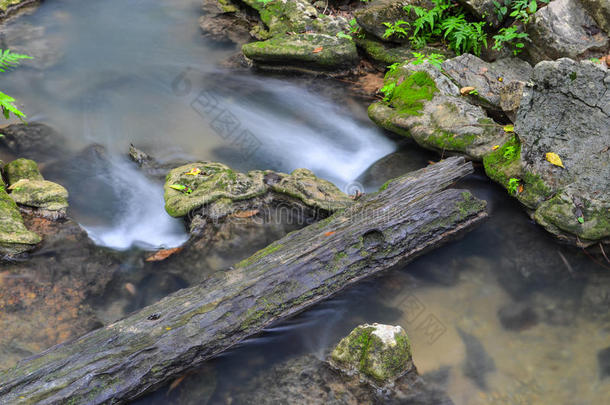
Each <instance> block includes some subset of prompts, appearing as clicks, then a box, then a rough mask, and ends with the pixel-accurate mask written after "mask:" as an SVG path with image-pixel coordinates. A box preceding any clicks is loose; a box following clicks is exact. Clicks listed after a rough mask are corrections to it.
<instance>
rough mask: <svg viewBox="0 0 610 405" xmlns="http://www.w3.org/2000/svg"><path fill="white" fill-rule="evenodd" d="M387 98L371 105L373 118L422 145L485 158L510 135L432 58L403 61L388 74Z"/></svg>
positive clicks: (386, 79) (370, 115) (477, 158)
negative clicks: (463, 93)
mask: <svg viewBox="0 0 610 405" xmlns="http://www.w3.org/2000/svg"><path fill="white" fill-rule="evenodd" d="M384 84H385V86H384V90H385V95H386V97H385V99H384V100H383V101H381V102H377V103H375V104H373V105H371V106H370V107H369V110H368V113H369V117H370V118H371V120H373V121H374V122H375V123H376V124H377V125H379V126H381V127H383V128H386V129H388V130H389V131H392V132H395V133H397V134H399V135H404V136H408V137H410V138H412V139H414V140H415V141H416V142H417V143H418V144H419V145H421V146H423V147H424V148H427V149H431V150H435V151H439V152H441V153H446V152H449V153H459V154H464V155H467V156H468V157H470V158H472V159H475V160H481V159H482V158H483V156H484V155H485V154H487V153H489V152H491V151H492V148H493V146H494V145H497V144H502V143H504V142H506V141H507V140H508V138H509V137H510V135H509V134H507V133H506V132H505V131H504V130H503V128H502V126H501V125H498V124H496V123H494V122H493V120H491V119H490V118H488V117H487V115H486V114H485V111H483V109H482V108H481V107H478V106H474V105H472V104H470V103H469V102H468V101H466V100H465V99H464V98H463V97H461V96H460V93H459V90H458V88H457V87H456V86H455V85H454V84H453V83H451V81H450V80H449V79H448V78H447V77H446V76H444V75H443V74H442V73H441V71H440V70H438V69H436V68H434V67H432V66H430V65H429V64H427V63H426V64H423V65H417V66H414V65H412V64H404V65H402V66H400V67H399V68H397V69H395V70H393V71H390V72H389V73H388V74H386V78H385V82H384Z"/></svg>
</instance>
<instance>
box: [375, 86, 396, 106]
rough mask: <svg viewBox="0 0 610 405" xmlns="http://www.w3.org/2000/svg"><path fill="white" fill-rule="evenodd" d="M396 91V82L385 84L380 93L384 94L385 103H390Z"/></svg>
mask: <svg viewBox="0 0 610 405" xmlns="http://www.w3.org/2000/svg"><path fill="white" fill-rule="evenodd" d="M394 90H396V82H389V83H386V84H384V85H383V87H382V88H380V89H379V91H380V92H381V93H383V101H385V102H390V100H391V99H392V96H393V95H394Z"/></svg>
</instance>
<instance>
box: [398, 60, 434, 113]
mask: <svg viewBox="0 0 610 405" xmlns="http://www.w3.org/2000/svg"><path fill="white" fill-rule="evenodd" d="M392 80H394V81H395V83H396V88H395V89H394V91H393V92H392V94H391V95H390V97H389V105H390V106H392V107H394V108H396V109H397V110H398V113H400V114H407V115H421V110H422V109H423V108H424V101H428V100H432V98H433V97H434V94H435V93H437V92H438V89H437V87H436V84H435V83H434V80H433V79H432V77H430V75H429V74H428V73H427V72H423V71H420V72H414V73H412V74H410V75H409V76H407V77H406V78H405V79H404V80H403V81H402V82H401V83H398V82H397V81H396V79H395V78H393V77H391V76H390V77H389V81H392Z"/></svg>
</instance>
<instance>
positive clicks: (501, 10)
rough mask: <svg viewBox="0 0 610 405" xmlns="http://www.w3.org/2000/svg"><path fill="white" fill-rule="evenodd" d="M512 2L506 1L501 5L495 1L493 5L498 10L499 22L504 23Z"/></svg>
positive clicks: (510, 0)
mask: <svg viewBox="0 0 610 405" xmlns="http://www.w3.org/2000/svg"><path fill="white" fill-rule="evenodd" d="M511 2H512V0H504V1H503V2H502V3H499V2H497V1H495V0H494V2H493V5H494V8H495V9H496V15H497V16H498V21H504V18H506V15H507V14H508V7H509V6H510V3H511Z"/></svg>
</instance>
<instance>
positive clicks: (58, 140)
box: [0, 122, 67, 162]
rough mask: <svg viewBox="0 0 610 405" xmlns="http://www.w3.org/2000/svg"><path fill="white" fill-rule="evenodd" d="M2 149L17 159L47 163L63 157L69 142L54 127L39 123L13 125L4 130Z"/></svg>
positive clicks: (0, 140) (0, 147)
mask: <svg viewBox="0 0 610 405" xmlns="http://www.w3.org/2000/svg"><path fill="white" fill-rule="evenodd" d="M2 134H3V135H4V137H0V149H1V150H3V151H5V152H6V153H9V154H11V155H13V156H15V157H17V156H18V157H20V158H27V159H33V160H35V161H37V162H46V161H48V160H50V159H54V158H57V157H58V156H62V155H63V154H64V153H65V149H64V148H62V146H60V145H66V144H67V141H66V140H65V139H64V137H63V136H62V135H60V134H59V133H58V132H57V131H55V129H53V128H52V127H50V126H48V125H46V124H41V123H38V122H30V123H28V124H13V125H9V126H7V127H5V128H2Z"/></svg>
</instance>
